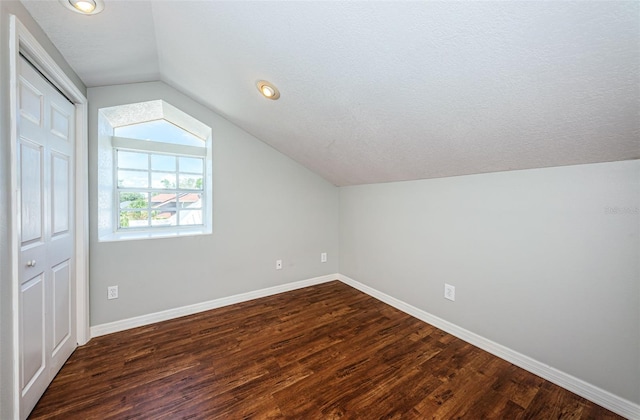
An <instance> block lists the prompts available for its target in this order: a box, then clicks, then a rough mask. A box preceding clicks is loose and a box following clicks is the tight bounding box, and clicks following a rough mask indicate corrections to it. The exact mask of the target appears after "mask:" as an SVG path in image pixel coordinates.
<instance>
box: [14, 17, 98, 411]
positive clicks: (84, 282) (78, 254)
mask: <svg viewBox="0 0 640 420" xmlns="http://www.w3.org/2000/svg"><path fill="white" fill-rule="evenodd" d="M20 53H23V54H24V55H25V56H27V57H28V58H29V60H30V61H32V63H33V64H34V65H35V66H36V67H38V69H39V70H40V71H41V72H42V73H43V74H44V75H45V76H46V77H47V79H49V81H51V82H52V83H53V84H54V85H55V86H56V87H57V88H58V89H60V91H62V92H63V94H64V95H66V96H67V98H68V99H70V100H71V101H72V102H73V103H74V105H75V115H76V126H75V130H76V145H75V154H76V156H75V162H74V163H75V167H76V169H75V174H76V180H75V190H76V200H75V206H74V209H75V218H76V220H75V231H76V234H75V235H76V238H75V254H74V257H75V269H74V274H75V281H76V311H77V312H76V326H75V327H76V337H77V340H78V345H83V344H86V343H87V342H88V341H89V339H90V338H91V335H90V334H91V333H90V330H89V195H88V192H89V177H88V164H87V162H88V154H87V153H88V147H87V146H88V127H87V125H88V104H87V98H86V97H85V96H84V95H83V94H82V92H81V91H80V89H78V88H77V87H76V85H74V84H73V82H72V81H71V79H69V77H68V76H67V75H66V74H65V72H64V71H63V70H62V69H61V68H60V66H58V64H57V63H56V62H55V61H54V60H53V58H51V56H49V54H48V53H47V52H46V50H45V49H44V48H43V47H42V46H41V45H40V44H39V43H38V41H37V40H36V38H35V37H34V36H33V35H31V33H30V32H29V31H28V30H27V28H26V27H25V26H24V25H23V24H22V22H20V20H18V18H17V17H16V16H14V15H12V16H11V28H10V45H9V71H10V89H9V90H10V92H9V97H10V101H11V105H10V113H11V122H10V124H11V127H10V130H11V136H10V140H11V144H10V151H11V164H10V167H11V175H10V176H11V214H12V217H11V226H10V230H11V260H10V263H11V277H12V281H11V300H12V314H13V337H12V338H13V346H12V347H13V390H14V407H13V412H14V416H15V417H16V418H18V416H19V413H20V411H19V410H20V363H19V357H20V355H19V351H18V350H19V348H18V346H19V324H18V322H19V317H18V315H19V313H18V310H19V308H18V298H19V294H18V293H19V287H18V283H17V282H16V279H17V278H18V268H19V265H18V264H19V263H18V261H19V260H18V257H19V252H18V231H19V226H18V219H17V215H18V214H19V213H18V195H17V191H18V182H17V181H18V175H17V174H18V171H17V165H16V163H17V162H16V159H17V144H18V127H17V124H16V123H17V121H18V112H19V109H18V61H19V59H20Z"/></svg>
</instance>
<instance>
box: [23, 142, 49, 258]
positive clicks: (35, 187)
mask: <svg viewBox="0 0 640 420" xmlns="http://www.w3.org/2000/svg"><path fill="white" fill-rule="evenodd" d="M42 154H43V147H42V146H41V145H39V144H35V143H33V142H30V141H28V140H24V139H21V144H20V179H21V180H22V188H21V194H20V198H21V200H20V207H21V219H20V221H21V228H22V229H21V230H22V245H23V246H24V245H26V244H28V243H29V242H32V241H34V240H43V239H44V226H43V220H42V216H43V210H44V209H43V206H44V191H43V185H42V169H43V168H42V166H43V158H42Z"/></svg>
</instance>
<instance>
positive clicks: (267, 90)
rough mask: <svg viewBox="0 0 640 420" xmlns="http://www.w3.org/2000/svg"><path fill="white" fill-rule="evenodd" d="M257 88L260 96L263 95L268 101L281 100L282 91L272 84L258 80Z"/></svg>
mask: <svg viewBox="0 0 640 420" xmlns="http://www.w3.org/2000/svg"><path fill="white" fill-rule="evenodd" d="M256 87H257V88H258V92H260V94H262V96H264V97H265V98H267V99H271V100H273V101H275V100H276V99H278V98H280V91H279V90H278V88H277V87H275V86H274V85H273V83H271V82H267V81H266V80H258V81H257V82H256Z"/></svg>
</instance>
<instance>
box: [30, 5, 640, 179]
mask: <svg viewBox="0 0 640 420" xmlns="http://www.w3.org/2000/svg"><path fill="white" fill-rule="evenodd" d="M104 1H105V9H104V11H103V12H102V13H100V14H98V15H94V16H82V15H79V14H76V13H73V12H70V11H68V10H67V9H65V8H64V7H63V6H62V5H61V4H60V3H59V2H58V1H56V0H53V1H51V0H50V1H34V0H22V3H23V4H24V5H25V7H26V8H27V9H28V11H29V12H30V13H31V15H32V16H33V17H34V18H35V20H36V21H37V22H38V23H39V24H40V26H41V27H42V28H43V29H44V30H45V32H46V33H47V34H48V35H49V37H50V39H51V40H52V41H53V43H54V44H55V45H56V46H57V48H58V49H59V50H60V52H61V53H62V54H63V55H64V57H65V58H66V59H67V61H68V62H69V64H70V65H71V66H72V67H73V69H74V70H75V71H76V73H77V74H78V75H79V76H80V78H81V79H82V80H83V81H84V82H85V84H86V85H87V86H89V87H93V86H103V85H111V84H121V83H131V82H140V81H151V80H162V81H164V82H166V83H167V84H169V85H171V86H173V87H175V88H177V89H178V90H180V91H182V92H184V93H186V94H188V95H190V96H191V97H193V98H194V99H196V100H197V101H199V102H201V103H203V104H205V105H207V106H208V107H210V108H211V109H213V110H214V111H216V112H218V113H220V114H221V115H223V116H225V117H226V118H227V119H229V120H230V121H232V122H234V123H235V124H237V125H238V126H240V127H242V128H243V129H245V130H246V131H248V132H250V133H251V134H253V135H254V136H256V137H257V138H259V139H260V140H262V141H264V142H266V143H268V144H270V145H271V146H273V147H274V148H276V149H277V150H280V151H281V152H282V153H284V154H286V155H288V156H290V157H291V158H293V159H295V160H297V161H298V162H300V163H301V164H303V165H305V166H307V167H308V168H310V169H311V170H313V171H315V172H317V173H318V174H320V175H321V176H323V177H324V178H326V179H327V180H329V181H331V182H332V183H334V184H335V185H353V184H363V183H374V182H388V181H398V180H410V179H422V178H435V177H446V176H456V175H464V174H474V173H483V172H493V171H504V170H514V169H527V168H540V167H549V166H560V165H572V164H581V163H593V162H606V161H615V160H625V159H636V158H640V3H639V2H637V1H602V2H582V1H581V2H543V1H539V2H536V1H533V2H497V1H496V2H398V1H388V2H383V1H375V2H363V1H357V2H356V1H335V2H334V1H332V2H327V1H306V2H288V1H258V2H245V1H184V0H165V1H157V0H156V1H140V0H138V1H122V0H104ZM260 79H266V80H269V81H271V82H272V83H274V84H275V85H276V86H277V87H278V88H279V89H280V92H281V95H282V96H281V98H280V99H279V100H277V101H270V100H267V99H265V98H263V97H262V96H260V94H259V92H258V91H257V89H256V87H255V83H256V81H258V80H260ZM214 130H215V128H214Z"/></svg>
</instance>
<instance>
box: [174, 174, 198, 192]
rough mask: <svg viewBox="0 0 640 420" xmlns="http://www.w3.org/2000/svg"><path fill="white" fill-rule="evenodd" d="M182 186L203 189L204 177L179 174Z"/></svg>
mask: <svg viewBox="0 0 640 420" xmlns="http://www.w3.org/2000/svg"><path fill="white" fill-rule="evenodd" d="M178 176H179V177H180V178H179V179H180V188H185V189H189V190H201V189H202V177H201V176H194V175H185V174H179V175H178Z"/></svg>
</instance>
